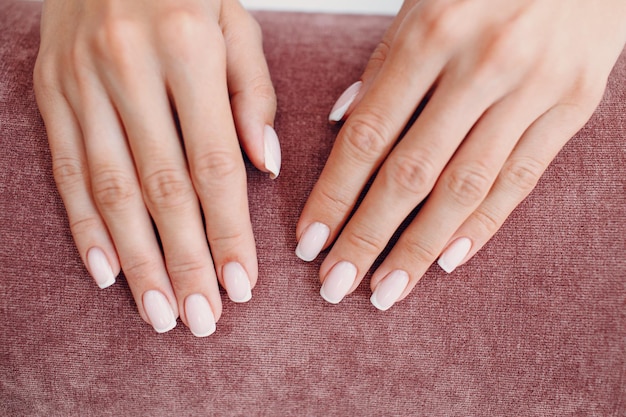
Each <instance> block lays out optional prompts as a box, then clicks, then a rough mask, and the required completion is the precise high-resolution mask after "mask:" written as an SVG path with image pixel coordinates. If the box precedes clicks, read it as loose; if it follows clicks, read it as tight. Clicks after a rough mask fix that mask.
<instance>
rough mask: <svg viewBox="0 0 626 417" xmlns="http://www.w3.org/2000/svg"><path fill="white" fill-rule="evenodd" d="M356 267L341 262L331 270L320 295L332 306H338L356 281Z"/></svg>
mask: <svg viewBox="0 0 626 417" xmlns="http://www.w3.org/2000/svg"><path fill="white" fill-rule="evenodd" d="M356 273H357V271H356V266H354V265H353V264H351V263H350V262H346V261H343V262H339V263H338V264H337V265H335V266H334V267H333V269H331V270H330V272H329V273H328V275H326V279H325V280H324V283H323V284H322V288H320V295H321V296H322V298H323V299H324V300H326V301H328V302H329V303H331V304H338V303H339V302H340V301H341V300H343V298H344V297H345V296H346V294H347V293H348V291H349V290H350V288H352V285H353V284H354V280H355V279H356Z"/></svg>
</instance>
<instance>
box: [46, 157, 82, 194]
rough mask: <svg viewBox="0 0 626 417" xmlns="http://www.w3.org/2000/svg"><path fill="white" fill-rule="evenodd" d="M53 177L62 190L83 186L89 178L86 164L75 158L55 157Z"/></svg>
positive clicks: (53, 160)
mask: <svg viewBox="0 0 626 417" xmlns="http://www.w3.org/2000/svg"><path fill="white" fill-rule="evenodd" d="M52 175H53V176H54V180H55V181H56V183H57V187H58V188H59V189H61V190H64V191H65V190H67V189H73V188H75V187H76V186H83V185H84V184H85V182H86V178H87V168H86V166H85V163H84V162H83V161H81V160H80V159H78V158H74V157H65V156H64V157H55V158H53V159H52Z"/></svg>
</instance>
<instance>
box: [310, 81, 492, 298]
mask: <svg viewBox="0 0 626 417" xmlns="http://www.w3.org/2000/svg"><path fill="white" fill-rule="evenodd" d="M481 86H482V83H477V82H459V80H457V79H456V77H454V76H452V77H449V78H448V77H444V78H443V79H442V82H441V86H440V87H439V88H438V89H437V90H436V91H435V93H434V95H433V97H432V99H431V101H430V102H429V104H428V105H427V106H426V108H425V109H424V112H423V113H422V117H420V118H419V119H418V120H417V121H416V122H415V124H414V125H413V126H412V127H411V128H410V129H409V131H408V132H407V134H406V136H405V137H404V138H403V139H402V141H401V142H400V143H399V144H398V145H397V146H396V148H395V149H394V151H393V152H392V153H391V154H390V155H389V157H388V158H387V161H385V163H384V165H383V166H382V168H381V169H380V172H379V173H378V174H377V176H376V179H375V181H374V183H373V184H372V187H371V188H370V190H369V191H368V193H367V195H366V196H365V198H364V200H363V202H362V203H361V205H360V206H359V208H358V210H357V211H356V213H355V214H354V216H353V217H352V219H351V220H350V222H349V223H348V224H347V225H346V227H345V228H344V230H343V231H342V232H341V235H340V236H339V238H338V239H337V241H336V242H335V244H334V246H333V249H332V250H331V251H330V253H329V254H328V256H327V257H326V259H325V260H324V262H323V263H322V266H321V268H320V277H321V280H322V290H321V293H322V297H324V298H325V299H327V300H335V301H339V300H341V299H342V298H343V297H344V296H345V295H346V293H344V292H337V293H336V294H328V291H327V287H329V286H333V281H334V280H339V279H340V278H339V276H338V274H336V273H335V272H334V268H335V265H336V264H337V263H340V262H349V263H351V264H352V265H353V266H354V268H353V270H354V271H357V274H356V276H354V277H352V279H348V280H347V281H345V282H346V283H345V286H343V287H342V288H343V289H344V290H347V293H350V292H352V291H353V290H354V289H355V288H356V287H357V286H358V284H359V283H360V281H361V280H362V278H363V276H364V275H365V274H366V272H367V271H368V270H369V268H370V267H371V265H372V264H373V263H374V261H375V260H376V258H377V257H378V256H379V254H380V253H381V252H382V251H383V249H384V248H385V246H386V245H387V243H388V241H389V240H390V239H391V237H392V235H393V233H394V232H395V230H396V229H397V228H398V227H399V226H400V224H401V223H402V221H403V220H404V219H405V218H406V217H407V216H408V215H409V213H411V212H412V211H413V210H414V209H415V207H416V206H417V205H418V204H419V203H420V202H421V201H422V200H423V199H424V198H426V196H427V195H428V194H429V193H430V192H431V190H432V188H433V187H434V185H435V182H436V180H437V177H438V176H439V173H440V172H442V171H443V169H444V167H445V166H446V164H447V163H448V161H449V160H450V158H451V157H452V155H453V154H454V153H455V151H456V150H457V148H458V147H459V145H460V143H461V141H462V140H463V138H465V136H466V135H467V134H468V133H469V132H470V129H472V127H473V125H474V123H475V121H476V120H477V119H479V118H480V117H481V115H482V114H483V112H485V110H487V108H488V107H489V106H490V105H491V104H492V103H493V102H494V101H496V100H497V99H498V98H499V94H500V92H499V91H498V90H502V87H500V88H492V89H484V88H482V87H481ZM483 90H485V91H489V92H490V94H481V92H482V91H483ZM494 177H495V174H494ZM342 280H343V279H342ZM327 281H329V282H327ZM348 283H349V285H348ZM335 287H336V286H335ZM331 302H333V301H331Z"/></svg>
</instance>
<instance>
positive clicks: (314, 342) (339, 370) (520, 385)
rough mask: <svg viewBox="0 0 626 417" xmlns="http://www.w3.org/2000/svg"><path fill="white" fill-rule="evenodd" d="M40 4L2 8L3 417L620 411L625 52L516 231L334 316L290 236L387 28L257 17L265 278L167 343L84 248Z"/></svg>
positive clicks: (253, 190) (256, 183) (121, 283)
mask: <svg viewBox="0 0 626 417" xmlns="http://www.w3.org/2000/svg"><path fill="white" fill-rule="evenodd" d="M40 7H41V6H40V5H39V4H36V3H14V4H13V3H6V2H4V3H2V4H0V143H1V150H0V245H1V251H0V308H1V310H0V311H1V313H2V316H1V317H0V415H6V416H70V415H72V416H106V415H111V416H131V415H133V416H134V415H137V416H139V415H145V416H184V415H214V416H230V415H233V416H235V415H237V416H253V415H260V416H263V415H266V416H288V415H293V416H304V415H310V416H330V415H338V416H408V415H424V416H467V415H476V416H513V415H517V416H531V415H541V416H574V415H575V416H624V415H626V357H625V356H626V355H625V352H626V150H625V149H626V142H625V137H626V117H625V112H626V92H625V91H626V89H625V88H624V85H625V84H626V55H624V56H622V58H621V59H620V61H619V62H618V64H617V66H616V68H615V70H614V71H613V73H612V75H611V78H610V80H609V85H608V89H607V92H606V95H605V98H604V100H603V102H602V104H601V105H600V107H599V109H598V110H597V112H596V113H595V115H594V116H593V118H592V119H591V121H590V122H589V123H588V124H587V126H586V127H585V128H584V129H583V130H582V131H581V132H580V133H579V134H578V135H576V137H575V138H574V139H572V140H571V141H570V143H569V144H568V145H567V146H566V147H565V148H564V149H563V151H562V152H561V153H560V154H559V156H558V157H557V158H556V160H555V161H554V163H553V164H552V165H551V167H550V168H549V169H548V171H547V172H546V174H545V176H544V177H543V179H542V180H541V182H540V184H539V185H538V187H537V188H536V190H535V191H534V192H533V193H532V194H531V196H530V197H529V198H528V199H526V200H525V201H524V202H523V203H522V204H521V205H520V206H519V208H518V209H517V210H516V211H515V212H514V213H513V215H512V216H511V217H510V219H509V220H508V221H507V223H506V224H505V225H504V227H503V228H502V230H501V231H500V232H499V233H498V234H497V235H496V236H495V238H494V239H493V240H492V241H491V242H490V243H489V244H487V246H486V247H485V248H484V249H483V250H482V251H481V252H480V253H479V254H478V255H477V256H476V258H474V259H473V260H471V261H470V262H469V263H468V264H467V265H465V266H463V267H461V268H460V269H459V270H458V271H457V272H455V273H454V274H452V275H446V274H445V273H443V272H442V271H441V270H440V269H438V268H437V267H436V266H435V267H433V268H431V269H430V270H429V271H428V273H427V274H426V275H425V276H424V278H423V279H422V280H421V282H420V283H419V284H418V286H417V287H416V288H415V290H414V292H413V293H412V294H411V295H410V296H409V297H408V298H407V299H406V300H405V301H404V302H402V303H399V304H398V305H396V306H395V307H394V308H393V309H391V310H390V311H388V312H385V313H382V312H379V311H377V310H376V309H374V308H373V307H372V306H371V304H370V302H369V295H370V290H369V285H368V284H369V278H366V280H365V281H364V283H363V285H361V287H360V288H359V289H358V290H357V291H356V293H354V294H353V295H351V296H349V297H348V298H347V299H346V300H345V301H344V302H343V303H341V304H340V305H338V306H332V305H330V304H328V303H326V302H324V301H323V300H322V299H321V298H320V296H319V281H318V275H317V270H318V267H319V264H320V261H319V260H318V261H316V262H313V263H311V264H306V263H303V262H301V261H299V260H298V259H297V258H296V257H295V256H294V254H293V251H294V248H295V224H296V221H297V218H298V215H299V212H300V210H301V209H302V207H303V204H304V202H305V199H306V197H307V194H308V192H309V191H310V190H311V188H312V186H313V184H314V183H315V180H316V177H317V176H318V174H319V173H320V171H321V169H322V167H323V164H324V161H325V159H326V157H327V155H328V153H329V151H330V148H331V146H332V143H333V140H334V138H335V136H336V134H337V131H338V127H333V126H330V125H329V124H328V123H327V122H326V116H327V113H328V111H329V109H330V107H331V106H332V104H333V102H334V100H335V99H336V98H337V97H338V95H339V94H340V93H341V92H342V91H343V89H344V88H345V87H347V86H348V85H350V84H351V83H352V82H353V81H355V80H356V79H358V77H359V75H360V73H361V71H362V69H363V67H364V65H365V63H366V62H367V59H368V56H369V54H370V53H371V51H372V50H373V48H374V47H375V46H376V43H377V41H378V40H379V39H380V38H381V36H382V34H383V32H384V30H385V28H386V26H387V25H388V24H389V22H390V18H389V17H376V16H374V17H356V16H337V15H305V14H281V13H258V14H257V17H258V19H259V21H260V23H261V24H262V26H263V29H264V33H265V48H266V53H267V59H268V61H269V65H270V68H271V72H272V76H273V80H274V82H275V87H276V90H277V93H278V100H279V112H278V115H277V118H276V129H277V132H278V134H279V136H280V138H281V140H282V147H283V155H284V162H283V171H282V173H281V176H280V178H279V179H278V180H276V181H273V182H272V181H270V180H269V179H267V175H265V174H261V173H259V172H257V171H256V170H255V169H253V168H252V167H251V166H250V165H248V178H249V195H250V205H251V212H252V219H253V225H254V229H255V233H256V239H257V242H258V255H259V262H260V280H259V283H258V285H257V287H256V288H255V290H254V292H253V294H254V296H253V299H252V301H251V302H250V303H248V304H245V305H236V304H234V303H232V302H230V301H228V299H227V297H226V296H225V295H224V294H223V300H224V314H223V317H222V319H221V320H220V322H219V323H218V330H217V332H216V334H214V335H213V336H211V337H209V338H205V339H198V338H195V337H194V336H192V334H191V333H190V332H189V330H188V329H186V328H185V326H184V325H182V324H180V323H179V325H178V327H177V328H176V329H174V330H173V331H171V332H170V333H167V334H162V335H159V334H156V333H155V332H154V331H153V330H152V328H151V327H150V326H149V325H147V324H145V323H144V322H143V321H142V320H141V318H140V317H139V315H138V314H137V312H136V309H135V305H134V302H133V299H132V297H131V294H130V291H129V289H128V287H127V285H126V282H125V280H124V279H123V277H120V278H119V279H118V283H117V284H116V285H115V286H113V287H111V288H109V289H107V290H99V289H98V288H97V287H96V285H95V284H94V283H93V282H92V280H91V279H90V278H89V276H88V275H87V272H86V270H85V269H84V267H83V265H82V264H81V261H80V259H79V256H78V253H77V251H76V249H75V247H74V244H73V242H72V237H71V235H70V232H69V228H68V224H67V219H66V215H65V211H64V208H63V205H62V202H61V200H60V198H59V196H58V194H57V192H56V189H55V185H54V181H53V178H52V174H51V164H50V154H49V151H48V147H47V141H46V134H45V129H44V126H43V123H42V121H41V118H40V116H39V114H38V111H37V107H36V103H35V100H34V96H33V91H32V81H31V79H32V70H33V64H34V61H35V56H36V53H37V47H38V37H39V35H38V26H39V23H38V22H39V16H40Z"/></svg>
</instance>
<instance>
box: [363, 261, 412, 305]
mask: <svg viewBox="0 0 626 417" xmlns="http://www.w3.org/2000/svg"><path fill="white" fill-rule="evenodd" d="M408 283H409V274H407V273H406V272H405V271H402V270H396V271H393V272H391V273H389V275H387V276H386V277H385V278H383V280H382V281H381V282H380V283H379V284H378V286H377V287H376V289H375V290H374V293H373V294H372V297H371V298H370V301H371V302H372V304H373V305H374V307H376V308H377V309H379V310H381V311H387V310H389V309H390V308H391V306H392V305H394V304H395V302H396V301H398V298H400V296H401V295H402V293H403V292H404V289H405V288H406V286H407V284H408Z"/></svg>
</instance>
